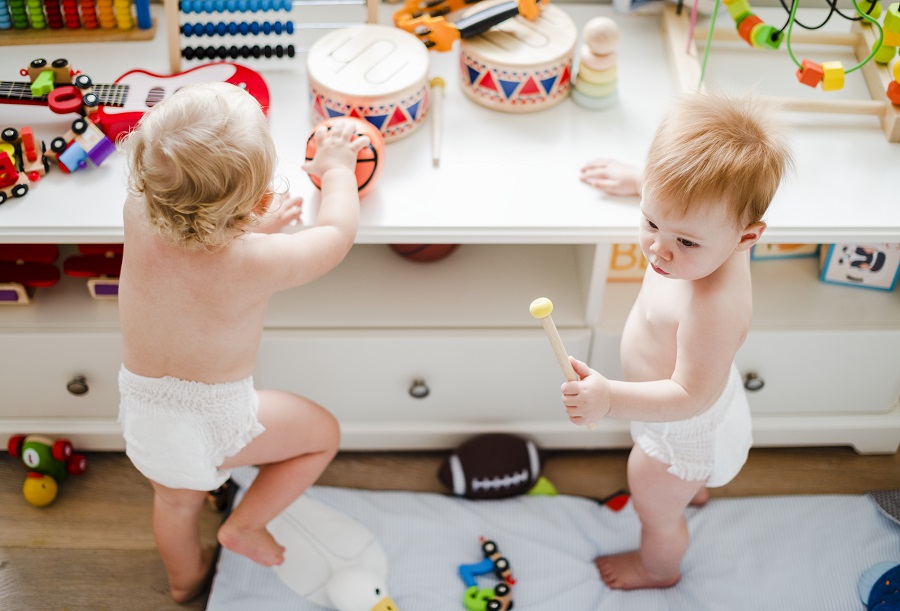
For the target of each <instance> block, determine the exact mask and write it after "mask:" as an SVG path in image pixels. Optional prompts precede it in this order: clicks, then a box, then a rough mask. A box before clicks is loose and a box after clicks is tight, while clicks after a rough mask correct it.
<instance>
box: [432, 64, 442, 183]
mask: <svg viewBox="0 0 900 611" xmlns="http://www.w3.org/2000/svg"><path fill="white" fill-rule="evenodd" d="M429 86H430V87H431V160H432V163H434V167H438V165H440V163H441V131H442V128H441V120H442V117H441V111H442V110H443V108H442V107H443V103H444V79H442V78H441V77H439V76H436V77H434V78H433V79H431V82H430V83H429Z"/></svg>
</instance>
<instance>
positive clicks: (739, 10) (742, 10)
mask: <svg viewBox="0 0 900 611" xmlns="http://www.w3.org/2000/svg"><path fill="white" fill-rule="evenodd" d="M727 6H728V12H729V13H731V17H732V19H734V23H735V25H740V24H741V21H743V20H744V17H746V16H747V15H751V14H753V10H752V9H751V8H750V3H749V2H747V0H733V2H731V3H729V4H727Z"/></svg>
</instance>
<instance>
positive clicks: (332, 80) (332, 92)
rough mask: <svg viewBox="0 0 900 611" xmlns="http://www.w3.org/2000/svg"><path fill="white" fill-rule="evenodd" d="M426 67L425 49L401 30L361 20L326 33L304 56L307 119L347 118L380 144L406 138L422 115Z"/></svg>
mask: <svg viewBox="0 0 900 611" xmlns="http://www.w3.org/2000/svg"><path fill="white" fill-rule="evenodd" d="M428 66H429V57H428V50H427V49H425V47H424V46H422V44H421V43H420V42H419V41H418V40H417V39H416V37H415V36H413V35H411V34H409V33H408V32H404V31H403V30H398V29H397V28H392V27H389V26H384V25H373V24H363V25H357V26H353V27H350V28H344V29H340V30H335V31H333V32H329V33H328V34H326V35H325V36H323V37H322V38H320V39H319V40H317V41H316V42H315V44H313V46H312V47H311V48H310V50H309V54H308V55H307V59H306V71H307V75H308V78H309V91H310V105H309V108H310V121H311V123H312V124H313V125H318V124H319V123H321V122H323V121H325V120H327V119H331V118H334V117H352V118H356V119H364V120H366V121H368V122H369V123H371V124H372V125H373V126H375V128H376V129H378V130H379V131H380V132H381V134H382V135H383V136H384V141H385V142H386V143H391V142H393V141H395V140H399V139H400V138H403V137H406V136H408V135H409V134H411V133H413V132H414V131H415V130H417V129H418V128H420V127H421V126H422V124H423V123H424V121H425V117H426V115H427V114H428V106H429V99H428V98H429V95H428ZM372 74H378V75H381V76H380V77H379V78H373V77H372Z"/></svg>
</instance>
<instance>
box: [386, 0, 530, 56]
mask: <svg viewBox="0 0 900 611" xmlns="http://www.w3.org/2000/svg"><path fill="white" fill-rule="evenodd" d="M478 1H479V0H474V2H466V1H465V0H438V1H437V2H429V1H427V0H426V1H419V0H408V1H407V2H406V5H405V6H404V7H403V8H402V9H400V10H399V11H397V12H395V13H394V25H395V26H397V27H398V28H400V29H402V30H406V31H407V32H409V33H410V34H415V35H416V36H417V37H418V38H419V39H420V40H421V41H422V42H424V43H425V46H426V47H427V48H428V49H429V50H433V51H449V50H450V49H452V48H453V43H455V42H456V41H457V40H462V39H464V38H470V37H472V36H477V35H478V34H481V33H482V32H487V31H488V30H489V29H491V28H492V27H494V26H495V25H497V24H499V23H503V22H504V21H506V20H507V19H512V18H513V17H516V16H518V15H521V16H522V17H524V18H525V19H527V20H529V21H534V20H535V19H537V17H538V15H539V14H540V12H541V8H542V2H541V0H507V1H506V2H501V3H490V2H487V3H485V6H484V7H478V8H476V9H473V10H472V11H471V12H469V13H467V14H465V15H463V16H462V17H461V18H459V19H457V20H456V21H448V20H447V19H446V17H445V16H446V15H448V14H450V13H453V12H455V11H458V10H461V9H463V8H466V7H467V6H471V5H473V4H475V3H477V2H478Z"/></svg>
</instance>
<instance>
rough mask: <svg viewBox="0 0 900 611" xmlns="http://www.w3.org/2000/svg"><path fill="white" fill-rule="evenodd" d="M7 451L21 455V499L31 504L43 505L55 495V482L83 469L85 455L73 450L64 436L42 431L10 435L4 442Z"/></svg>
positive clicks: (83, 470) (12, 455) (56, 485)
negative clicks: (54, 436)
mask: <svg viewBox="0 0 900 611" xmlns="http://www.w3.org/2000/svg"><path fill="white" fill-rule="evenodd" d="M7 450H8V451H9V455H10V456H11V457H13V458H19V457H21V458H22V462H23V463H24V464H25V466H26V467H28V476H27V477H26V479H25V484H24V486H22V493H23V494H24V496H25V499H26V500H27V501H28V502H29V503H31V504H32V505H34V506H35V507H46V506H47V505H49V504H50V503H52V502H53V501H54V500H55V499H56V495H57V490H58V488H59V485H60V484H61V483H62V482H63V480H64V479H66V477H67V476H69V475H81V474H82V473H84V472H85V471H86V470H87V459H86V458H85V457H84V455H83V454H75V453H74V452H73V450H72V442H71V441H69V440H68V439H50V438H49V437H45V436H43V435H13V436H11V437H10V438H9V442H8V443H7Z"/></svg>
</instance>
